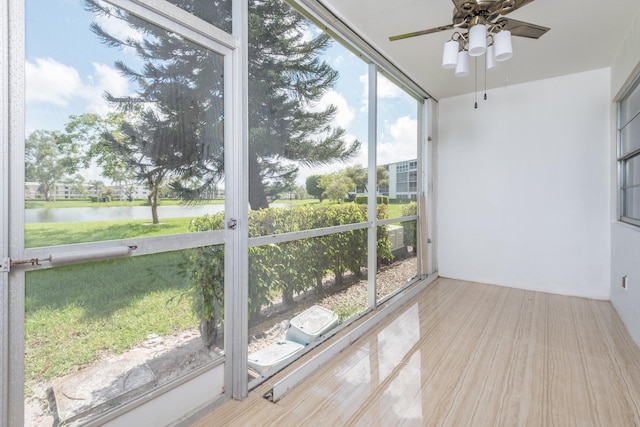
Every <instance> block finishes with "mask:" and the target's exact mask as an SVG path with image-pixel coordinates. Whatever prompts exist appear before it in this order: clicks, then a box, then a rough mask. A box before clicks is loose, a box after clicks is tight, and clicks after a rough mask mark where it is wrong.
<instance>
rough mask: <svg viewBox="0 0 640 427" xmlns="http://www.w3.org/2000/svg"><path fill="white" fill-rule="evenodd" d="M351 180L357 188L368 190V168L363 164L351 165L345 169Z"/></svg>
mask: <svg viewBox="0 0 640 427" xmlns="http://www.w3.org/2000/svg"><path fill="white" fill-rule="evenodd" d="M344 172H345V173H346V174H347V176H348V177H349V178H351V181H353V185H354V188H352V190H353V189H355V190H359V191H361V192H364V191H366V190H367V169H366V168H364V167H362V166H349V167H348V168H346V169H345V170H344Z"/></svg>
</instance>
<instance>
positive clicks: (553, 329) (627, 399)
mask: <svg viewBox="0 0 640 427" xmlns="http://www.w3.org/2000/svg"><path fill="white" fill-rule="evenodd" d="M269 388H270V385H269V384H263V385H262V386H260V387H259V388H258V389H256V390H255V391H252V392H251V393H250V396H249V398H248V399H247V400H245V401H242V402H238V401H231V402H228V403H226V404H225V405H223V406H222V407H221V408H219V409H218V410H216V411H215V412H213V413H212V414H210V415H208V416H206V417H205V418H203V419H202V420H200V421H199V422H198V423H196V425H197V426H199V427H202V426H214V425H216V426H218V425H225V426H245V425H260V426H266V425H274V426H276V425H277V426H293V425H305V426H306V425H312V426H324V425H327V426H336V425H362V426H390V425H416V426H432V425H433V426H489V425H491V426H507V425H509V426H525V425H536V426H550V425H559V426H571V425H576V426H590V425H594V426H596V425H597V426H639V425H640V349H638V347H637V346H636V345H635V344H634V343H633V341H632V340H631V338H630V337H629V335H628V333H627V332H626V329H625V327H624V325H623V324H622V322H621V321H620V319H619V317H618V315H617V313H616V312H615V310H614V308H613V306H612V305H611V303H609V302H606V301H594V300H588V299H583V298H575V297H566V296H559V295H551V294H545V293H538V292H532V291H523V290H517V289H511V288H504V287H497V286H490V285H483V284H477V283H470V282H462V281H457V280H450V279H443V278H440V279H437V280H436V281H435V282H434V283H432V284H431V285H430V286H429V287H428V288H427V289H426V290H425V291H424V292H422V294H421V295H420V297H419V298H416V299H415V300H414V301H412V302H411V303H409V304H407V305H406V306H404V307H402V308H401V309H399V310H398V311H397V314H395V315H393V316H391V318H390V319H389V320H387V321H386V322H384V324H382V325H380V326H378V327H377V328H375V329H374V330H373V331H372V332H370V333H368V334H367V335H365V336H364V337H363V338H361V339H360V340H358V341H357V342H355V343H354V344H353V345H352V346H351V347H349V348H348V349H347V350H345V351H344V352H343V353H342V354H340V355H339V356H338V357H337V358H335V359H334V360H333V361H332V362H331V363H329V364H327V365H326V366H324V367H323V368H322V369H321V370H319V371H317V372H316V373H315V374H314V375H313V376H312V377H311V378H309V379H308V380H306V381H305V382H303V383H302V384H301V385H300V386H298V387H297V388H296V389H294V390H292V391H291V392H290V393H289V394H288V395H286V396H285V397H284V398H283V399H282V400H280V401H279V402H277V403H271V402H269V401H267V400H265V399H264V398H262V397H261V396H262V394H263V393H264V392H266V391H267V390H268V389H269Z"/></svg>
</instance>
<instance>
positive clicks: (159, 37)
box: [25, 0, 224, 246]
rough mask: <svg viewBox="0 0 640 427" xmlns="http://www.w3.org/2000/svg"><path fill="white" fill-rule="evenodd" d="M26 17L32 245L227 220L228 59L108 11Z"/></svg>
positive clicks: (95, 8) (47, 6)
mask: <svg viewBox="0 0 640 427" xmlns="http://www.w3.org/2000/svg"><path fill="white" fill-rule="evenodd" d="M26 17H27V25H26V63H25V69H26V100H27V102H26V131H25V137H26V165H25V166H26V181H27V183H26V186H25V194H26V208H27V209H26V211H25V222H26V224H27V229H26V233H27V246H42V245H51V244H64V243H74V242H79V241H95V240H111V239H120V238H125V237H132V236H135V235H154V234H173V233H182V232H187V231H188V225H189V220H190V218H192V217H197V216H201V215H203V214H205V213H215V212H220V211H223V210H224V201H223V197H224V183H223V171H224V165H223V143H224V138H223V119H224V112H223V93H224V91H223V66H224V57H223V56H221V55H219V54H217V53H215V52H212V51H211V50H208V49H206V48H204V47H202V46H199V45H197V44H195V43H193V42H191V41H189V40H187V39H185V38H183V37H181V36H179V35H178V34H175V33H172V32H170V31H167V30H165V29H162V28H160V27H158V26H155V25H153V24H150V23H148V22H146V21H144V20H142V19H140V18H138V17H135V16H133V15H130V14H129V13H127V12H126V11H124V10H122V9H118V8H116V7H114V6H111V5H109V4H108V3H104V2H101V1H85V2H84V3H83V2H77V3H76V2H67V1H64V0H53V1H50V2H37V1H34V0H29V1H27V2H26ZM149 223H151V225H150V226H149V225H148V224H149ZM70 230H73V231H74V233H71V232H70ZM107 230H108V231H107ZM75 231H77V232H78V233H80V234H82V236H76V233H75ZM56 234H57V235H58V236H59V237H58V238H57V239H56V241H55V242H51V241H48V240H47V239H42V236H49V235H56ZM72 234H73V236H72Z"/></svg>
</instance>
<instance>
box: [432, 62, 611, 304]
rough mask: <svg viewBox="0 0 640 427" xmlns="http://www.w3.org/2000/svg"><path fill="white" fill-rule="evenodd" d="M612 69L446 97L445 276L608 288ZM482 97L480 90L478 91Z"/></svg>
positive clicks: (441, 238) (589, 291)
mask: <svg viewBox="0 0 640 427" xmlns="http://www.w3.org/2000/svg"><path fill="white" fill-rule="evenodd" d="M609 88H610V71H609V69H603V70H596V71H590V72H585V73H580V74H575V75H569V76H563V77H559V78H554V79H548V80H543V81H537V82H533V83H527V84H522V85H515V86H510V87H505V88H501V89H497V90H493V91H490V92H489V94H488V100H487V101H482V100H480V101H479V106H478V109H477V110H475V109H474V108H473V102H474V97H473V95H465V96H459V97H454V98H448V99H443V100H441V101H440V106H439V107H440V120H439V131H440V135H439V139H438V141H437V143H438V206H437V208H438V213H437V215H438V230H437V231H438V242H439V243H438V245H439V246H438V266H439V274H440V275H441V276H444V277H452V278H457V279H464V280H472V281H478V282H484V283H490V284H496V285H504V286H511V287H516V288H522V289H531V290H537V291H544V292H552V293H559V294H566V295H578V296H584V297H591V298H602V299H608V298H609V292H610V285H609V280H610V255H609V254H610V235H609V232H610V228H609V223H610V216H609V212H610V211H609V200H610V169H609V166H610V159H609V157H610V151H609V144H610V120H609V119H610V108H611V103H610V100H611V95H610V90H609ZM479 98H480V96H479Z"/></svg>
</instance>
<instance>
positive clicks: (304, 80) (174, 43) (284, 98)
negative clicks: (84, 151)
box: [86, 0, 360, 222]
mask: <svg viewBox="0 0 640 427" xmlns="http://www.w3.org/2000/svg"><path fill="white" fill-rule="evenodd" d="M171 2H172V3H174V4H175V5H177V6H179V7H181V8H182V9H184V10H187V11H188V12H191V13H193V14H194V15H196V16H198V17H200V18H202V19H205V20H206V21H208V22H210V23H213V24H214V25H217V26H219V27H220V28H224V29H226V30H229V29H230V28H229V23H230V22H231V21H230V13H231V11H230V4H231V2H230V1H217V2H216V1H214V2H202V1H197V0H171ZM205 3H206V5H207V6H206V7H204V6H203V5H204V4H205ZM86 5H87V10H89V11H91V12H92V13H94V14H96V15H107V16H111V17H115V18H117V19H120V20H122V21H123V22H126V24H127V25H129V27H130V28H131V29H133V30H135V32H137V33H138V34H142V35H143V36H144V37H142V39H141V40H138V39H134V38H122V37H118V36H117V35H115V34H110V33H109V32H108V31H107V30H106V29H105V28H103V27H101V26H100V25H99V24H98V23H97V21H96V22H94V23H93V24H92V27H91V29H92V31H93V32H94V33H95V34H96V35H97V36H98V37H99V38H100V40H101V41H102V42H103V43H105V44H106V45H108V46H112V47H117V48H120V49H122V48H132V49H134V50H135V51H136V53H137V55H138V57H139V59H140V60H141V61H142V62H143V66H142V67H141V69H139V70H137V69H134V68H133V67H132V66H131V65H127V64H125V63H123V62H122V61H119V62H117V63H116V64H115V65H116V68H117V69H118V70H119V71H120V73H121V74H122V75H123V76H126V77H127V78H129V79H130V80H132V81H133V82H135V83H136V84H137V91H136V93H135V94H133V95H130V96H124V97H115V96H112V95H111V94H106V98H107V99H108V100H109V101H110V102H111V103H112V104H113V105H115V106H118V108H119V109H120V110H121V111H123V112H127V113H128V114H129V117H130V119H129V120H128V121H126V122H124V123H123V126H122V128H121V129H120V133H121V134H124V135H126V136H128V139H126V140H123V139H122V138H112V149H114V150H120V151H121V152H122V153H124V154H125V155H127V156H128V157H129V159H130V160H129V162H130V165H131V167H132V168H133V169H134V170H135V171H136V175H137V177H138V179H140V180H144V181H146V182H147V183H148V185H149V187H150V190H151V191H152V194H157V191H154V189H155V190H157V189H158V188H159V186H160V185H161V183H162V181H163V180H166V179H167V178H172V179H173V180H172V182H173V184H172V186H173V188H174V190H175V191H176V192H177V193H178V194H179V195H180V197H182V198H183V199H186V200H200V199H206V198H209V197H210V195H211V193H212V189H214V188H217V184H218V183H219V182H220V180H221V179H223V176H224V163H223V158H224V150H223V148H224V143H223V142H224V140H223V124H224V111H223V96H224V91H223V71H224V69H223V68H224V67H223V57H222V56H221V55H218V54H216V53H214V52H212V51H210V50H208V49H206V48H204V47H200V46H198V45H196V44H195V43H192V42H190V41H187V40H185V39H184V38H182V37H179V36H177V35H175V34H170V33H168V32H167V31H166V30H164V29H161V28H159V27H157V26H155V25H152V24H150V23H148V22H146V21H144V20H142V19H140V18H138V17H136V16H134V15H132V14H129V13H128V12H126V11H124V10H121V9H118V8H115V7H113V6H109V5H107V4H106V3H102V2H98V1H97V0H86ZM249 9H250V10H249V70H248V73H249V159H248V163H249V203H250V205H251V208H252V209H260V208H265V207H268V198H273V197H275V196H276V195H277V194H278V193H280V192H282V191H286V190H288V189H290V188H292V187H293V186H294V185H295V179H296V177H297V173H298V165H306V166H319V165H323V164H328V163H331V162H334V161H339V160H342V161H344V160H347V159H348V158H350V157H352V156H353V155H354V154H355V153H356V152H357V151H358V149H359V147H360V143H359V142H357V141H355V142H353V143H348V142H347V141H346V140H345V138H344V137H345V133H346V132H345V130H344V129H341V128H334V127H332V126H331V120H332V119H333V117H334V115H335V114H336V108H335V107H334V106H329V107H328V108H326V109H325V110H323V111H315V109H313V110H314V111H312V107H313V106H314V103H316V102H318V101H319V100H320V98H321V97H322V96H323V94H324V93H325V92H326V90H327V89H329V88H331V87H332V86H333V85H334V84H335V82H336V79H337V77H338V74H337V72H336V71H335V70H333V69H332V68H331V67H330V66H329V65H328V64H327V63H326V62H324V61H322V59H321V57H320V55H321V54H322V52H323V51H324V50H326V49H327V48H328V47H329V45H330V43H331V39H330V38H329V36H328V35H327V34H321V35H319V36H317V37H315V38H313V39H312V40H307V39H305V36H304V34H303V31H304V30H305V29H306V26H307V25H308V24H307V22H306V21H305V20H304V19H303V18H302V17H301V16H299V15H298V14H296V13H295V12H294V11H293V10H292V9H291V8H290V7H289V6H287V5H285V4H284V3H283V2H282V0H253V1H250V5H249ZM194 180H197V181H198V182H199V183H200V185H199V186H198V187H196V188H194V186H193V185H192V184H193V182H194ZM186 182H189V183H190V185H188V186H187V185H183V184H184V183H186ZM150 201H151V203H152V211H153V215H154V222H156V221H157V213H156V212H155V208H154V206H157V197H156V198H155V200H151V199H150Z"/></svg>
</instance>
